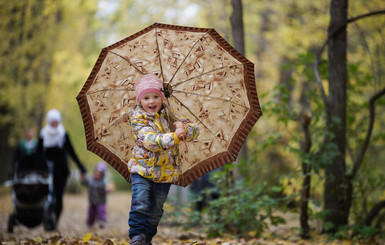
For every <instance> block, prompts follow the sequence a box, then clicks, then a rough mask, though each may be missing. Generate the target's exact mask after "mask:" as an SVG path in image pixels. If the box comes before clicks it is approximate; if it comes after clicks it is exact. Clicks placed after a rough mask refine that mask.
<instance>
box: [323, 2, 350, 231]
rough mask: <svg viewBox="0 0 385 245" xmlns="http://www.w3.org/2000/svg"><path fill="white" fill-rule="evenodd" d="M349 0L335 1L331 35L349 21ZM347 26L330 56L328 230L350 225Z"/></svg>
mask: <svg viewBox="0 0 385 245" xmlns="http://www.w3.org/2000/svg"><path fill="white" fill-rule="evenodd" d="M347 10H348V0H331V6H330V17H331V20H330V25H329V35H333V33H334V30H335V29H336V28H339V27H340V26H342V25H344V24H345V23H346V21H347ZM346 46H347V38H346V26H344V28H342V29H341V30H340V31H338V32H337V33H336V34H335V35H333V36H330V41H329V45H328V59H329V101H328V102H329V103H328V105H329V106H327V109H326V110H327V111H326V115H327V119H326V121H327V125H326V127H327V128H326V129H327V135H326V138H325V139H326V141H325V144H326V145H328V146H331V145H333V146H334V147H335V148H336V151H337V154H336V155H335V156H334V158H333V160H332V162H331V163H330V164H327V165H326V167H325V190H324V202H325V207H324V209H325V211H326V216H325V220H324V222H325V226H324V231H325V232H334V231H336V229H337V227H338V226H341V225H346V224H348V215H349V209H350V204H348V197H347V187H348V183H346V178H345V170H346V164H345V147H346V135H345V134H346V84H347V68H346Z"/></svg>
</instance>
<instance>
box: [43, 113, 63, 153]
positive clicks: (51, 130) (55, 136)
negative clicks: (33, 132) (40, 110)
mask: <svg viewBox="0 0 385 245" xmlns="http://www.w3.org/2000/svg"><path fill="white" fill-rule="evenodd" d="M52 122H58V123H59V125H58V126H57V127H52V126H51V123H52ZM40 135H41V137H42V138H43V146H44V148H47V147H48V148H49V147H60V148H62V147H63V145H64V140H65V137H64V136H65V129H64V126H63V124H62V123H61V114H60V112H59V111H58V110H56V109H52V110H50V111H48V113H47V125H46V126H45V127H44V128H43V129H42V130H41V133H40Z"/></svg>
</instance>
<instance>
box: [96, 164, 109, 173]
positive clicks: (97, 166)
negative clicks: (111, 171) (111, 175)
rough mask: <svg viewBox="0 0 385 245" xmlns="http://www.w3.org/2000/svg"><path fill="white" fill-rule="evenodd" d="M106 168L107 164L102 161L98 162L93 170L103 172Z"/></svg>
mask: <svg viewBox="0 0 385 245" xmlns="http://www.w3.org/2000/svg"><path fill="white" fill-rule="evenodd" d="M106 169H107V166H106V164H105V163H104V162H98V164H97V165H96V166H95V170H96V171H99V172H102V173H104V172H105V171H106Z"/></svg>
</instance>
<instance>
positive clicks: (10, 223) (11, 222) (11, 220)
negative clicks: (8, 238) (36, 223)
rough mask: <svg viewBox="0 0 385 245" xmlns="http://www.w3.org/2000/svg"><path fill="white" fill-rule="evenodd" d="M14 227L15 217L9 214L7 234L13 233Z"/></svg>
mask: <svg viewBox="0 0 385 245" xmlns="http://www.w3.org/2000/svg"><path fill="white" fill-rule="evenodd" d="M14 225H16V215H15V214H11V215H9V219H8V230H7V231H8V233H13V226H14Z"/></svg>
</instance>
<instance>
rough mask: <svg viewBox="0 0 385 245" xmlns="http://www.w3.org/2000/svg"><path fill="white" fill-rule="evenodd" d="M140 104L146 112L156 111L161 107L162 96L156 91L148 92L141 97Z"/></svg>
mask: <svg viewBox="0 0 385 245" xmlns="http://www.w3.org/2000/svg"><path fill="white" fill-rule="evenodd" d="M140 104H141V105H142V107H143V109H144V110H145V111H146V112H149V113H158V112H159V111H160V109H161V108H162V97H160V96H159V95H158V94H156V93H148V94H145V95H144V96H143V97H142V98H141V100H140Z"/></svg>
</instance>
